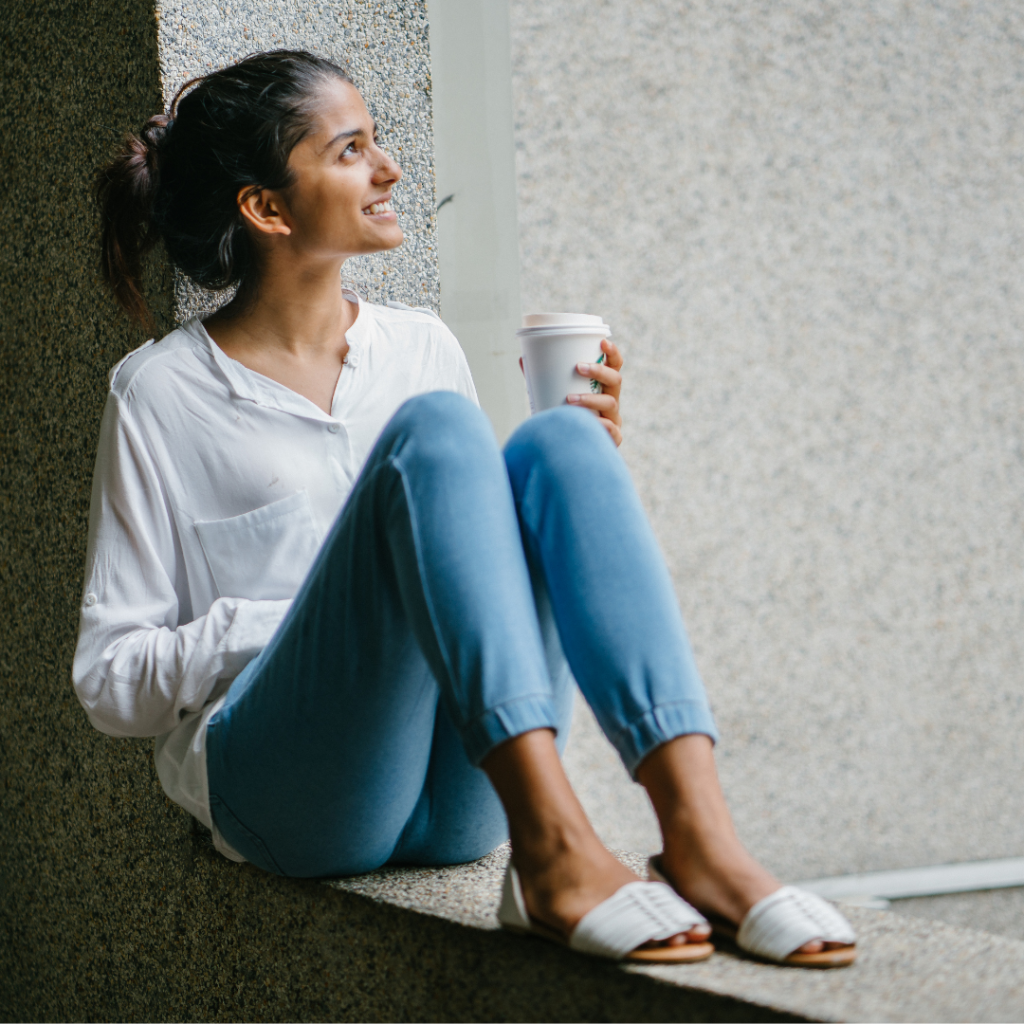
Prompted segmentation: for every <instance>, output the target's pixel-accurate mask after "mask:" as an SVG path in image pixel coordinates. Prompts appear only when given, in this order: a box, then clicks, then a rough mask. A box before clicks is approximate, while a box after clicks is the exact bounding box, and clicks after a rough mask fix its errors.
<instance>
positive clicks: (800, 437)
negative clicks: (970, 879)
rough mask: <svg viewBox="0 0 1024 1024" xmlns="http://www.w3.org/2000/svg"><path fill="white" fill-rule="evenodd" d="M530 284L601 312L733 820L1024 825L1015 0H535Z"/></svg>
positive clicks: (926, 854)
mask: <svg viewBox="0 0 1024 1024" xmlns="http://www.w3.org/2000/svg"><path fill="white" fill-rule="evenodd" d="M511 9H512V39H513V68H514V72H513V73H514V81H513V91H514V97H515V103H516V118H517V127H516V132H517V147H518V150H517V152H518V161H519V163H518V175H519V211H520V240H521V247H522V254H523V273H522V292H523V302H524V308H526V309H528V310H531V309H571V310H585V311H589V312H594V313H601V314H603V315H604V316H605V318H606V319H607V321H608V322H609V323H610V324H611V325H612V327H613V329H614V331H615V334H616V339H617V340H618V341H620V342H621V343H622V344H623V345H624V347H625V349H626V352H627V385H626V389H625V392H624V398H623V407H624V412H625V415H626V419H627V442H626V445H625V447H624V449H623V452H624V455H625V457H626V459H627V461H628V463H629V465H630V467H631V469H632V471H633V474H634V477H635V479H636V481H637V484H638V485H639V488H640V490H641V492H642V495H643V499H644V501H645V503H646V506H647V508H648V509H649V510H650V512H651V515H652V517H653V521H654V524H655V527H656V529H657V532H658V534H659V537H660V539H661V542H662V545H663V547H664V550H665V552H666V555H667V557H668V560H669V563H670V566H671V569H672V572H673V574H674V578H675V581H676V584H677V588H678V591H679V594H680V597H681V600H682V604H683V608H684V612H685V614H686V617H687V621H688V624H689V626H690V630H691V634H692V637H693V640H694V645H695V648H696V652H697V657H698V663H699V665H700V666H701V669H702V671H703V673H704V675H705V679H706V681H707V684H708V688H709V691H710V694H711V699H712V702H713V705H714V707H715V710H716V713H717V716H718V719H719V724H720V726H721V728H722V734H723V741H722V744H721V746H720V750H719V763H720V768H721V773H722V777H723V780H724V783H725V786H726V789H727V791H728V795H729V798H730V801H731V803H732V806H733V808H734V811H735V814H736V818H737V821H738V825H739V828H740V832H741V834H742V836H743V838H744V839H745V840H746V841H747V843H748V844H749V845H750V846H751V848H752V849H753V850H754V851H755V852H756V853H757V854H759V855H760V856H761V857H763V858H764V859H765V860H766V861H767V863H768V864H769V865H770V866H771V867H772V868H774V869H775V870H776V871H778V872H780V873H782V874H783V875H784V876H787V877H790V878H800V877H803V878H808V877H815V876H823V875H835V874H844V873H847V872H854V871H867V870H875V869H884V868H898V867H906V866H914V865H920V864H929V863H941V862H948V861H958V860H971V859H975V858H988V857H1003V856H1016V855H1019V854H1020V853H1021V851H1022V849H1024V814H1022V813H1021V809H1022V806H1024V791H1022V787H1021V781H1020V780H1021V765H1022V754H1024V689H1022V687H1021V684H1020V681H1021V676H1022V668H1024V666H1022V650H1024V583H1022V580H1024V572H1022V570H1024V540H1022V537H1024V533H1022V530H1021V525H1022V509H1024V460H1022V451H1024V415H1022V413H1024V346H1022V345H1021V336H1022V327H1024V293H1022V285H1021V281H1022V278H1021V274H1020V268H1019V260H1020V257H1021V254H1022V252H1024V201H1022V200H1024V135H1022V134H1021V127H1020V126H1021V124H1024V117H1022V115H1024V89H1022V88H1021V86H1022V76H1024V71H1022V69H1024V43H1022V39H1024V10H1022V9H1021V8H1019V7H1016V6H1013V5H1006V4H1003V3H996V2H992V0H983V2H979V3H973V4H968V5H964V4H961V3H959V2H954V0H933V2H929V3H924V4H877V3H871V2H867V0H863V2H862V0H858V2H855V3H838V2H826V3H821V2H813V3H812V2H810V0H782V2H779V0H771V2H768V0H759V2H752V3H738V2H714V3H712V2H709V0H688V2H678V0H642V2H635V0H602V2H599V3H593V2H590V0H513V2H512V5H511Z"/></svg>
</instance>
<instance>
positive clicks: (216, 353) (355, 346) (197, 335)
mask: <svg viewBox="0 0 1024 1024" xmlns="http://www.w3.org/2000/svg"><path fill="white" fill-rule="evenodd" d="M342 294H343V295H344V296H345V298H346V299H348V300H349V301H350V302H354V303H355V304H356V306H357V309H356V318H355V320H354V321H353V322H352V326H351V327H350V328H349V329H348V330H347V331H346V332H345V340H346V341H347V342H348V355H347V356H346V358H345V362H346V364H347V365H348V366H349V367H350V368H355V367H356V366H358V365H359V360H360V357H361V355H362V353H363V351H364V350H365V349H366V347H367V345H368V343H369V339H370V329H369V327H370V325H369V320H370V319H371V316H370V312H369V310H370V304H369V303H367V302H364V301H363V300H362V298H361V297H360V295H359V294H358V293H357V292H355V291H353V290H352V289H351V288H342ZM181 330H182V331H184V332H185V333H186V334H187V335H188V336H189V337H190V338H191V339H192V340H193V341H194V342H196V343H197V344H198V345H199V346H200V348H201V349H202V350H203V351H205V352H206V353H207V354H208V355H209V357H210V358H211V359H212V360H213V363H214V365H215V366H216V367H217V369H218V370H219V371H220V373H221V375H222V376H223V377H224V379H225V380H226V381H227V384H228V387H229V388H230V389H231V392H232V394H234V395H235V397H236V398H240V399H242V400H243V401H247V402H254V403H255V404H256V405H265V406H270V407H272V408H276V409H281V410H283V411H285V412H290V413H293V414H294V415H297V416H305V417H307V418H314V419H321V420H332V419H333V417H331V416H328V415H327V413H325V412H324V411H323V410H322V409H320V408H318V407H317V406H316V405H314V404H313V403H312V402H310V401H309V400H308V399H306V398H303V397H302V395H300V394H298V393H297V392H295V391H292V390H291V388H287V387H285V386H284V385H283V384H278V383H277V381H273V380H271V379H270V378H269V377H264V376H263V374H261V373H256V372H255V371H254V370H250V369H249V368H248V367H247V366H243V365H242V364H241V363H240V362H239V361H238V360H237V359H232V358H231V357H230V356H229V355H227V354H226V353H225V352H224V351H223V349H221V347H220V346H219V345H218V344H217V343H216V342H215V341H214V340H213V338H211V337H210V333H209V332H208V331H207V330H206V328H205V327H204V326H203V322H202V320H200V319H199V317H198V316H194V317H191V318H190V319H189V320H187V321H186V322H185V323H183V324H182V325H181ZM344 372H345V371H344V370H342V373H344Z"/></svg>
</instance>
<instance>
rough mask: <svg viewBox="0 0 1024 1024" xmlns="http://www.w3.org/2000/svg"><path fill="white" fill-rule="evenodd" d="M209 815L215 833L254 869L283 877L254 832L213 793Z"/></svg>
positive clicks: (282, 873) (282, 872)
mask: <svg viewBox="0 0 1024 1024" xmlns="http://www.w3.org/2000/svg"><path fill="white" fill-rule="evenodd" d="M210 814H211V815H212V816H213V821H214V824H215V825H216V826H217V831H218V832H220V834H221V835H222V836H223V837H224V838H225V839H226V840H227V841H228V843H230V845H231V846H233V847H234V848H235V849H236V850H237V851H238V852H239V853H240V854H241V855H242V856H243V857H244V858H245V859H246V860H247V861H249V862H250V863H251V864H255V865H256V867H258V868H262V869H263V870H264V871H269V872H270V873H271V874H273V875H284V874H285V872H284V871H282V870H281V868H280V867H279V866H278V863H277V861H276V860H274V858H273V857H272V856H271V855H270V851H269V850H268V849H267V848H266V846H265V845H264V844H263V840H262V839H260V837H259V836H258V835H256V833H255V832H252V831H251V830H250V829H248V828H246V827H245V825H243V824H242V823H241V822H240V821H239V820H238V818H236V817H235V815H234V813H233V812H232V810H231V808H230V807H228V805H227V804H226V803H224V801H223V800H221V798H220V797H219V796H217V795H216V794H215V793H211V794H210Z"/></svg>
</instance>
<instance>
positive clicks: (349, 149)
mask: <svg viewBox="0 0 1024 1024" xmlns="http://www.w3.org/2000/svg"><path fill="white" fill-rule="evenodd" d="M355 152H356V144H355V143H354V142H350V143H349V144H348V145H347V146H346V147H345V149H344V150H343V151H342V154H341V158H342V159H343V160H344V159H345V157H347V156H350V155H351V156H354V155H355Z"/></svg>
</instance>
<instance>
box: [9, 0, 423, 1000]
mask: <svg viewBox="0 0 1024 1024" xmlns="http://www.w3.org/2000/svg"><path fill="white" fill-rule="evenodd" d="M424 12H425V4H424V3H421V2H412V0H410V2H403V0H388V2H369V0H367V2H357V0H352V2H348V3H345V2H342V3H340V4H334V5H331V6H330V7H328V6H327V5H316V4H309V3H304V2H300V0H293V2H288V3H275V4H274V5H273V6H272V7H271V5H268V4H262V3H256V2H253V3H243V4H231V5H230V6H229V5H227V4H223V5H216V4H212V3H184V4H177V5H172V4H160V5H157V7H156V8H154V6H153V4H151V3H145V2H136V0H39V2H33V0H26V2H21V3H17V4H14V5H10V6H9V9H5V12H4V17H3V18H2V19H0V77H2V90H0V166H2V167H3V173H2V174H0V197H2V204H3V209H4V211H5V216H6V226H5V230H4V231H3V233H2V236H0V331H2V347H0V358H2V369H3V376H2V384H0V387H2V395H3V406H2V407H3V414H4V422H3V428H2V433H0V480H2V484H0V503H2V510H3V529H2V531H0V601H2V606H0V607H2V612H0V622H2V623H3V640H2V643H3V649H2V655H0V822H2V825H0V964H2V969H0V1016H2V1017H3V1018H5V1019H110V1018H115V1019H187V1018H190V1017H196V1018H208V1019H216V1018H218V1017H224V1018H239V1017H243V1018H251V1019H259V1018H261V1017H263V1018H270V1017H278V1018H286V1019H296V1018H297V1017H299V1016H304V1017H309V1018H310V1019H313V1018H315V1017H318V1016H319V1017H328V1018H331V1017H335V1018H340V1017H344V1016H348V1017H356V1018H358V1017H364V1018H365V1017H366V1016H370V1015H374V1014H376V1015H378V1016H382V1017H387V1016H395V1015H397V1016H401V1015H403V1014H404V1015H406V1016H411V1015H415V1014H414V1012H413V1011H412V1010H411V1009H409V1008H408V1007H407V1008H406V1009H405V1010H403V1009H402V1006H403V1005H404V1004H402V1002H401V1000H402V999H404V998H406V996H403V995H402V993H403V992H405V993H406V995H408V993H409V991H411V990H410V989H409V988H408V985H407V984H398V985H395V986H392V987H391V989H390V990H388V989H387V986H384V990H382V991H380V992H376V993H375V989H381V985H380V984H379V981H380V975H379V973H378V974H374V971H375V970H378V971H379V970H383V971H384V972H385V973H386V972H387V970H388V968H384V967H381V968H379V969H378V968H374V966H373V964H372V963H369V962H368V961H367V960H366V958H367V957H371V958H372V956H373V955H374V953H378V954H380V953H386V949H385V947H384V946H383V945H381V943H382V942H383V941H384V938H385V936H384V933H374V932H373V931H372V929H370V930H369V931H367V932H366V934H365V938H364V939H356V938H352V934H353V933H352V932H351V931H350V929H353V928H355V929H356V931H358V920H359V910H358V905H359V904H358V901H356V903H352V900H353V899H354V897H353V898H350V899H349V903H348V904H346V906H348V907H349V909H350V911H351V913H352V914H354V915H355V917H352V918H351V919H348V918H344V916H342V917H340V918H339V917H337V916H335V910H337V909H338V908H339V907H340V903H339V900H341V899H342V897H338V898H337V899H334V897H332V899H334V902H328V903H324V900H326V899H327V896H325V895H324V893H322V892H319V891H317V892H316V893H315V894H313V895H310V893H311V890H310V889H309V887H308V886H307V887H302V886H296V885H292V884H290V883H283V882H271V883H270V884H266V885H264V884H263V880H262V879H261V880H260V881H259V882H257V880H256V879H255V877H250V876H251V874H252V872H251V869H248V868H245V869H243V870H242V872H241V873H240V872H239V870H238V869H237V868H235V867H233V866H232V865H230V864H228V862H226V861H223V860H222V859H221V858H219V857H214V856H213V855H212V854H210V853H209V852H208V851H207V850H206V849H205V847H204V846H203V845H202V843H201V841H200V840H199V839H198V838H197V837H195V836H194V835H193V833H192V828H191V825H190V823H189V820H188V818H187V816H186V815H185V814H184V812H181V811H179V810H178V809H177V808H176V807H174V806H173V805H171V804H169V803H168V802H167V801H166V800H165V799H164V797H163V796H162V794H161V793H160V789H159V785H158V783H157V780H156V777H155V774H154V771H153V768H152V763H151V756H150V743H149V741H144V742H140V741H130V740H111V739H109V738H107V737H104V736H102V735H100V734H99V733H97V732H95V731H93V730H92V729H91V728H90V727H89V725H88V723H87V722H86V720H85V716H84V714H83V713H82V711H81V710H80V708H79V707H78V704H77V701H76V700H75V697H74V694H73V692H72V689H71V683H70V674H71V658H72V653H73V650H74V643H75V634H76V629H77V619H78V602H79V599H80V586H81V572H82V565H83V559H84V549H85V537H86V519H87V513H88V500H89V483H90V479H91V474H92V461H93V456H94V448H95V438H96V432H97V428H98V424H99V418H100V414H101V411H102V407H103V402H104V398H105V393H106V374H107V370H108V368H109V367H110V366H111V365H112V364H113V363H114V362H115V361H116V360H117V359H118V358H120V356H121V355H122V354H124V352H126V351H127V350H129V349H130V348H132V347H134V346H136V345H138V344H139V343H141V342H142V341H143V340H144V336H143V335H141V334H139V332H137V331H134V330H132V329H131V328H129V327H128V325H127V323H126V322H125V320H124V319H123V318H122V317H121V316H120V315H119V314H118V313H117V312H116V311H115V309H114V307H113V305H112V303H111V302H110V301H109V300H108V299H107V298H106V297H105V295H104V293H103V290H102V288H101V286H100V282H99V279H98V272H97V219H96V215H95V213H94V208H93V205H92V202H91V198H90V194H89V193H90V185H91V180H92V176H93V174H94V172H95V169H96V167H97V166H98V165H99V164H100V163H101V162H102V161H103V159H104V158H105V157H106V156H107V155H108V152H109V150H110V148H111V146H112V145H113V143H115V142H116V140H117V139H118V137H119V136H120V134H121V133H122V132H123V131H124V130H126V129H130V128H135V127H138V126H140V125H141V124H142V123H143V122H144V121H145V119H146V118H147V117H148V116H149V115H150V114H152V113H153V112H154V111H156V110H158V109H160V108H161V106H162V104H163V100H162V96H164V95H167V94H169V93H170V92H171V91H172V90H173V88H175V87H176V85H177V83H178V82H179V81H180V80H181V78H182V77H183V76H184V75H186V74H195V73H197V72H201V71H203V70H206V69H207V68H209V67H210V66H215V65H217V64H220V63H223V62H226V61H229V60H231V59H232V58H234V57H237V56H240V55H242V54H244V53H245V52H248V51H250V50H253V49H256V48H259V47H269V46H280V45H288V46H294V45H303V46H315V47H316V48H317V49H319V50H321V51H323V52H327V53H329V54H332V55H334V56H336V57H340V58H342V59H344V60H346V61H347V62H348V64H349V66H350V67H351V69H352V71H353V74H354V77H355V79H356V80H357V82H358V83H359V85H360V86H361V87H362V88H363V89H364V91H365V95H366V96H367V99H368V100H369V103H370V106H371V109H372V110H373V112H374V113H375V114H376V116H377V117H378V118H379V119H380V121H381V125H382V129H383V131H382V135H383V137H384V141H385V143H386V144H387V145H389V146H390V147H391V149H392V151H394V152H395V153H396V155H397V156H398V158H399V160H400V161H401V163H402V164H403V165H404V167H405V170H406V178H405V180H404V181H403V183H402V184H401V185H400V186H399V188H398V189H396V206H397V207H398V208H399V209H400V211H401V212H402V214H403V221H404V224H405V225H406V230H407V234H408V241H407V242H406V245H405V247H404V248H403V249H402V250H400V251H399V252H398V253H396V254H391V255H387V256H381V257H375V258H370V259H366V260H364V261H362V265H361V266H360V267H358V268H357V267H355V266H353V271H352V276H353V277H354V278H355V279H356V280H358V281H359V282H360V283H361V285H362V286H363V288H364V290H365V291H366V292H367V293H368V294H369V295H370V296H371V297H372V298H376V299H381V298H397V299H400V300H403V301H407V302H410V303H423V302H424V301H425V302H427V303H430V304H436V302H437V295H438V293H437V274H436V264H435V259H434V251H433V246H434V241H433V220H432V210H433V203H434V199H433V176H432V170H431V156H430V154H431V134H430V95H429V74H428V69H429V63H428V50H427V25H426V17H425V13H424ZM150 279H151V280H150V285H151V288H150V293H151V298H152V300H153V303H154V306H155V308H156V311H157V314H158V318H159V320H160V322H161V324H162V325H163V327H165V328H166V327H167V326H168V325H170V324H171V323H172V322H173V320H174V318H175V316H180V315H183V313H184V312H186V311H187V309H186V308H185V307H183V306H182V304H181V302H180V301H179V304H178V308H175V304H174V290H175V289H174V282H173V279H172V275H171V274H170V273H169V271H168V270H167V268H166V267H163V266H161V265H160V264H159V263H157V264H155V265H154V267H153V269H152V272H151V274H150ZM186 298H187V297H186ZM189 301H192V300H191V299H190V300H189ZM240 878H241V881H239V879H240ZM314 896H315V898H314ZM318 900H319V902H317V901H318ZM317 908H319V909H317ZM331 908H334V909H333V910H332V909H331ZM352 908H355V909H352ZM304 915H305V916H304ZM317 915H320V916H317ZM307 918H308V919H309V920H313V919H314V918H315V919H316V921H318V922H319V924H317V925H315V926H311V930H310V931H309V933H308V936H307V938H306V939H303V940H301V942H300V944H299V945H298V946H296V947H295V948H294V949H292V948H291V947H290V946H289V939H288V936H289V935H292V934H293V932H292V931H291V930H290V928H289V925H290V924H291V923H299V924H301V923H302V922H303V921H305V920H306V919H307ZM384 927H387V926H384ZM318 928H319V929H320V930H319V931H318V930H317V929H318ZM374 934H376V935H377V938H376V939H375V938H374ZM303 942H304V943H305V945H302V943H303ZM375 943H376V945H375ZM275 944H276V945H275ZM342 947H344V948H342ZM271 948H272V949H273V950H276V952H277V953H278V954H279V956H277V957H276V959H275V958H274V957H273V956H270V957H269V958H267V957H264V956H263V953H265V952H266V951H267V950H268V949H271ZM300 949H301V952H300ZM311 950H312V952H311ZM261 951H262V952H261ZM335 954H336V956H335ZM332 957H333V959H332ZM360 957H362V958H363V959H362V960H360V959H359V958H360ZM346 958H347V959H346ZM353 958H354V959H353ZM356 961H358V962H359V963H360V964H361V965H362V968H364V969H365V970H366V971H367V972H368V973H367V974H366V977H365V979H363V980H362V981H360V982H358V984H357V983H355V982H352V981H351V980H350V981H349V982H347V983H346V985H348V986H354V987H353V988H352V991H351V993H350V994H349V995H346V992H347V991H348V988H347V987H346V985H340V984H339V985H334V986H331V985H329V984H328V983H329V981H330V978H331V972H340V974H339V977H341V975H343V974H344V971H345V970H346V969H354V968H353V964H354V963H356ZM379 963H381V964H383V963H384V961H379ZM346 965H348V966H347V967H346ZM362 968H361V969H362ZM374 979H376V980H374ZM409 984H412V982H410V983H409ZM368 993H370V994H368ZM374 993H375V994H374ZM396 998H397V1000H398V1001H397V1002H396V1001H395V999H396ZM424 998H426V997H424ZM346 1000H348V1001H347V1002H346ZM374 1000H377V1002H374ZM389 1000H390V1002H389ZM428 1003H429V1000H428ZM424 1005H427V1004H424ZM346 1007H347V1009H346ZM375 1007H376V1009H374V1008H375Z"/></svg>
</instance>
